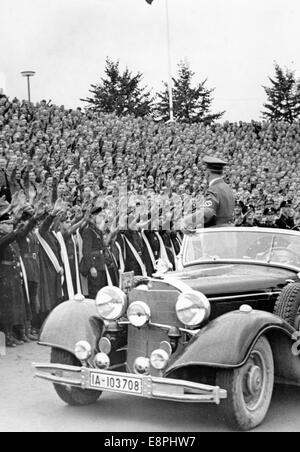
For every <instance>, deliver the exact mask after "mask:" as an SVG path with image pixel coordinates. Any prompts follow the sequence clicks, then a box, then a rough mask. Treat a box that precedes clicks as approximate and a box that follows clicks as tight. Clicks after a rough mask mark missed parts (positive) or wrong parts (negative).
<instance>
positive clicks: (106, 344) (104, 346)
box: [99, 337, 112, 355]
mask: <svg viewBox="0 0 300 452" xmlns="http://www.w3.org/2000/svg"><path fill="white" fill-rule="evenodd" d="M99 350H100V352H101V353H105V354H106V355H109V354H110V352H111V350H112V344H111V341H110V340H109V339H108V338H107V337H102V338H101V339H100V341H99Z"/></svg>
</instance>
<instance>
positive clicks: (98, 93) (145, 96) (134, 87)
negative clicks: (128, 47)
mask: <svg viewBox="0 0 300 452" xmlns="http://www.w3.org/2000/svg"><path fill="white" fill-rule="evenodd" d="M142 78H143V75H142V74H141V73H140V72H138V73H137V74H135V75H134V74H132V72H131V71H130V70H129V69H128V68H126V69H125V71H124V72H123V73H122V72H121V71H120V66H119V61H117V62H113V61H111V60H110V59H109V58H107V59H106V67H105V77H104V78H102V79H101V82H100V83H98V84H96V85H91V89H90V93H91V94H92V97H89V98H87V99H82V100H83V101H84V102H87V104H88V106H87V109H88V110H92V111H101V112H104V113H116V115H118V116H122V115H127V114H132V115H134V116H136V117H138V116H141V117H144V116H147V115H149V114H150V113H151V111H152V97H151V94H150V92H149V91H148V90H147V88H146V87H142V86H141V82H142Z"/></svg>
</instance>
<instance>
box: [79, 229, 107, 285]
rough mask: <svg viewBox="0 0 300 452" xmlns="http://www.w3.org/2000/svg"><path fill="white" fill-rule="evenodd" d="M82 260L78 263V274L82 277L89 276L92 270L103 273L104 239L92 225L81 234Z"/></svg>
mask: <svg viewBox="0 0 300 452" xmlns="http://www.w3.org/2000/svg"><path fill="white" fill-rule="evenodd" d="M82 240H83V250H82V251H83V258H82V261H81V263H80V272H81V274H82V275H83V276H84V277H87V276H88V275H89V272H90V270H91V269H92V268H95V269H96V270H97V271H98V272H104V271H105V255H104V248H105V244H104V239H103V234H102V232H101V231H99V229H97V228H96V227H95V226H94V225H93V224H90V225H89V226H88V227H87V228H86V229H85V230H84V232H83V236H82Z"/></svg>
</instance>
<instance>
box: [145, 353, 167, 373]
mask: <svg viewBox="0 0 300 452" xmlns="http://www.w3.org/2000/svg"><path fill="white" fill-rule="evenodd" d="M169 358H170V356H169V354H168V353H167V352H166V351H165V350H161V349H158V350H154V352H152V354H151V358H150V362H151V366H152V367H154V369H156V370H163V369H165V368H166V367H167V365H168V362H169Z"/></svg>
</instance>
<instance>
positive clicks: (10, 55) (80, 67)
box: [0, 0, 300, 121]
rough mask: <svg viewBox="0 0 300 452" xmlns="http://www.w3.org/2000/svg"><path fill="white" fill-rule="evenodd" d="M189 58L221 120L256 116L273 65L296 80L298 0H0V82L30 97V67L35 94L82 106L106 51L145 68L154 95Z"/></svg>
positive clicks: (134, 66) (7, 89)
mask: <svg viewBox="0 0 300 452" xmlns="http://www.w3.org/2000/svg"><path fill="white" fill-rule="evenodd" d="M166 1H168V4H169V24H170V36H171V45H170V53H171V61H172V73H173V74H174V75H175V74H176V71H177V64H178V63H179V62H180V61H182V60H183V61H186V62H188V63H189V64H190V66H191V69H192V70H193V71H194V72H195V73H196V75H195V82H200V81H203V80H205V79H207V83H206V86H207V87H208V88H215V91H214V93H213V96H214V102H213V108H212V109H213V111H214V112H216V111H223V110H226V114H225V115H224V117H223V120H229V121H239V120H242V121H250V120H251V119H255V120H259V119H261V111H262V109H263V103H264V101H265V100H266V96H265V92H264V90H263V88H262V85H267V86H269V85H270V82H269V81H268V76H272V75H273V74H274V62H275V61H276V62H277V63H279V65H280V66H282V67H287V68H289V69H292V70H294V71H295V74H296V76H297V77H299V78H300V36H299V35H300V27H299V23H300V1H299V0H154V1H153V3H152V5H151V6H150V5H148V4H147V3H146V1H145V0H0V7H1V9H0V88H1V87H2V88H4V90H5V92H6V94H8V95H9V96H10V97H15V96H17V97H18V98H21V99H24V98H26V96H27V87H26V81H25V79H23V78H22V77H21V74H20V73H21V71H24V70H34V71H36V75H35V77H34V79H32V82H31V88H32V100H33V101H34V102H37V101H39V100H42V99H47V100H50V99H52V102H53V103H56V104H59V105H65V106H66V107H68V108H76V107H78V106H83V105H84V104H83V103H81V102H80V98H86V97H87V96H88V94H89V87H90V85H91V84H92V83H97V82H98V81H99V80H100V78H101V77H102V76H103V73H104V68H105V60H106V57H110V58H111V59H112V60H114V61H116V60H120V67H121V69H125V67H126V66H127V67H128V68H129V69H131V70H132V71H133V72H138V71H140V72H142V73H143V75H144V79H143V83H144V84H145V85H147V86H149V87H151V88H153V91H154V92H155V91H157V90H160V89H161V88H162V81H163V80H167V79H168V58H167V55H168V52H167V48H168V46H167V33H166V29H167V27H166V23H167V22H166V8H165V4H166Z"/></svg>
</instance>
